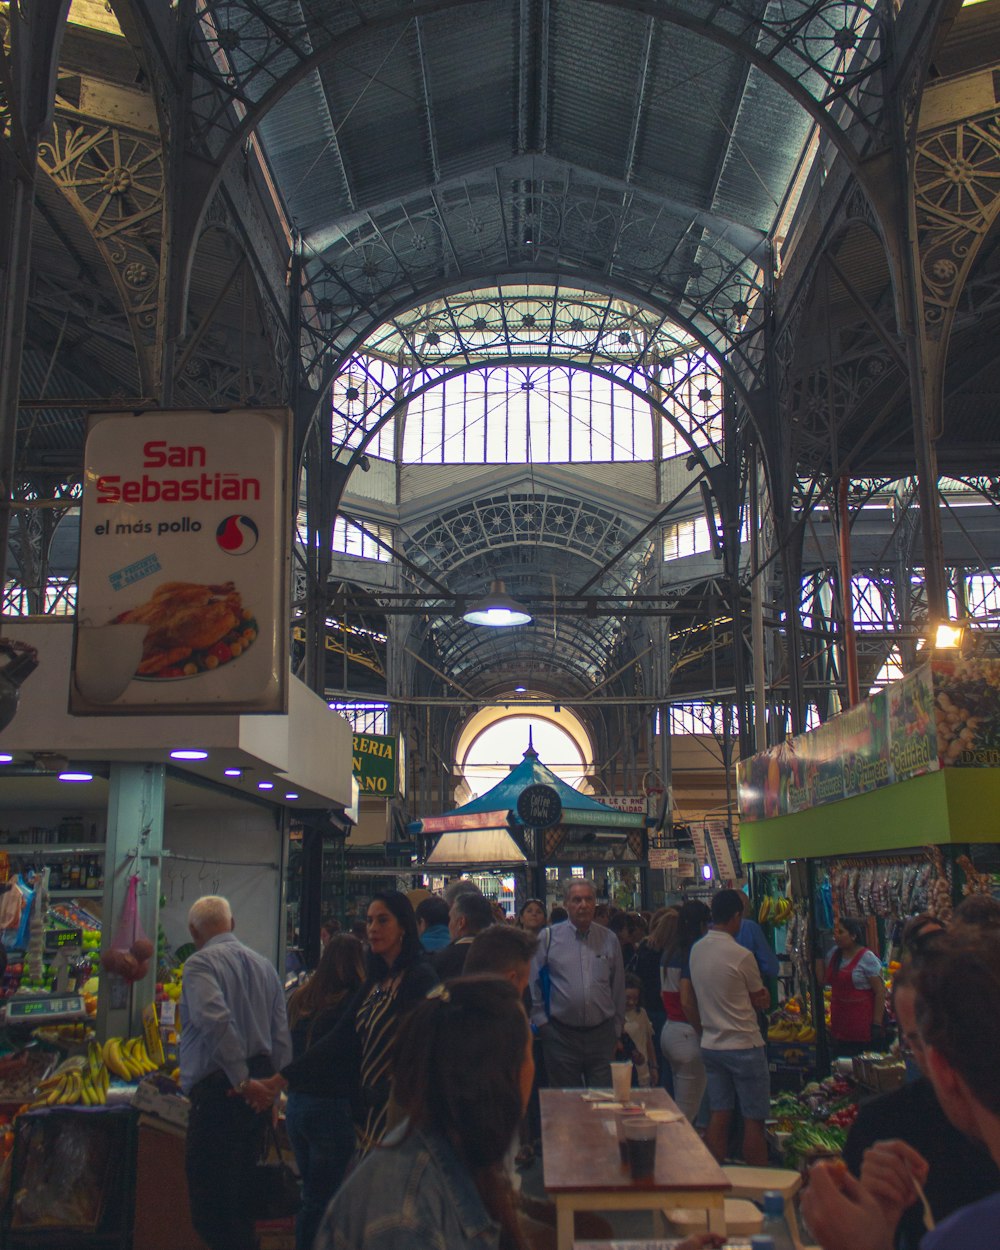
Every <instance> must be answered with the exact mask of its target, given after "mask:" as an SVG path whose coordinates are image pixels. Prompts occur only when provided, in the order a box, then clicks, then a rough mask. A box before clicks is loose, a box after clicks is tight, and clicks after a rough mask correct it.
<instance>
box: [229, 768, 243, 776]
mask: <svg viewBox="0 0 1000 1250" xmlns="http://www.w3.org/2000/svg"><path fill="white" fill-rule="evenodd" d="M226 776H227V777H242V776H243V769H242V768H227V769H226Z"/></svg>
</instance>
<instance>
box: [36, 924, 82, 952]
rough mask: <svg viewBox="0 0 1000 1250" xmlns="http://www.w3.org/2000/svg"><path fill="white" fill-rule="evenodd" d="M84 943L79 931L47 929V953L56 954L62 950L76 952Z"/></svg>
mask: <svg viewBox="0 0 1000 1250" xmlns="http://www.w3.org/2000/svg"><path fill="white" fill-rule="evenodd" d="M82 942H83V937H82V934H81V932H80V930H79V929H46V930H45V953H46V954H47V955H52V954H55V953H56V952H57V951H61V950H76V949H77V948H79V946H80V945H81V944H82Z"/></svg>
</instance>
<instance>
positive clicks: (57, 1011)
mask: <svg viewBox="0 0 1000 1250" xmlns="http://www.w3.org/2000/svg"><path fill="white" fill-rule="evenodd" d="M86 1014H87V1009H86V1007H85V1006H84V1002H83V998H82V997H81V996H80V995H79V994H46V995H45V997H44V998H42V997H38V998H27V997H26V998H11V999H8V1000H7V1004H6V1006H5V1008H4V1015H5V1019H6V1023H7V1024H29V1023H30V1024H34V1023H35V1022H38V1023H42V1022H44V1023H46V1024H49V1023H51V1022H52V1021H54V1020H81V1019H83V1018H84V1017H85V1016H86Z"/></svg>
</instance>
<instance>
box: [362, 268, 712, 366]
mask: <svg viewBox="0 0 1000 1250" xmlns="http://www.w3.org/2000/svg"><path fill="white" fill-rule="evenodd" d="M695 346H697V344H696V340H695V339H694V337H693V336H692V335H691V334H689V333H688V332H687V331H686V330H684V329H682V328H680V327H678V326H676V325H674V324H672V323H671V322H669V321H667V320H666V319H665V318H664V317H663V315H662V314H661V313H656V312H653V311H651V310H650V309H646V308H642V307H641V306H639V305H637V304H635V303H632V302H630V301H628V300H624V299H620V298H618V297H615V296H610V295H604V294H599V293H597V292H593V291H586V290H573V289H567V288H563V287H559V288H554V287H551V286H536V285H530V284H524V285H521V284H518V285H510V286H503V287H498V286H495V285H494V286H489V287H483V288H481V289H479V290H473V291H465V292H462V293H461V294H458V295H448V296H444V297H442V298H439V299H435V300H433V301H431V302H430V303H428V304H422V305H420V306H418V307H416V308H412V309H410V310H409V311H407V312H405V313H401V314H399V315H398V316H396V317H393V318H392V319H391V320H389V321H387V322H386V323H384V324H383V325H382V326H381V327H380V328H379V329H378V330H377V331H376V332H375V333H374V334H373V335H371V336H370V337H369V338H368V339H367V340H366V342H365V344H364V347H363V350H364V352H365V353H366V354H368V355H377V356H382V357H384V358H386V359H391V360H393V361H395V362H397V363H414V364H416V363H419V364H420V365H422V366H429V365H435V364H437V365H441V364H445V363H448V362H455V361H456V360H460V361H461V362H462V363H464V364H466V365H468V364H474V363H476V362H481V361H488V360H496V359H501V358H503V359H508V360H517V359H519V358H525V357H529V358H539V357H544V358H545V359H549V360H551V359H559V360H565V361H566V362H568V363H573V362H575V363H581V364H593V363H595V362H596V361H598V360H603V361H620V362H636V361H639V360H644V359H651V358H655V359H659V360H667V359H670V358H672V357H674V356H677V355H680V354H682V353H685V352H690V351H691V350H692V349H693V348H694V347H695Z"/></svg>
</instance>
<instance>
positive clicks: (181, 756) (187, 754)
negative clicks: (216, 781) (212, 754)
mask: <svg viewBox="0 0 1000 1250" xmlns="http://www.w3.org/2000/svg"><path fill="white" fill-rule="evenodd" d="M170 758H171V759H172V760H207V759H208V752H207V751H186V750H185V751H171V752H170Z"/></svg>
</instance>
